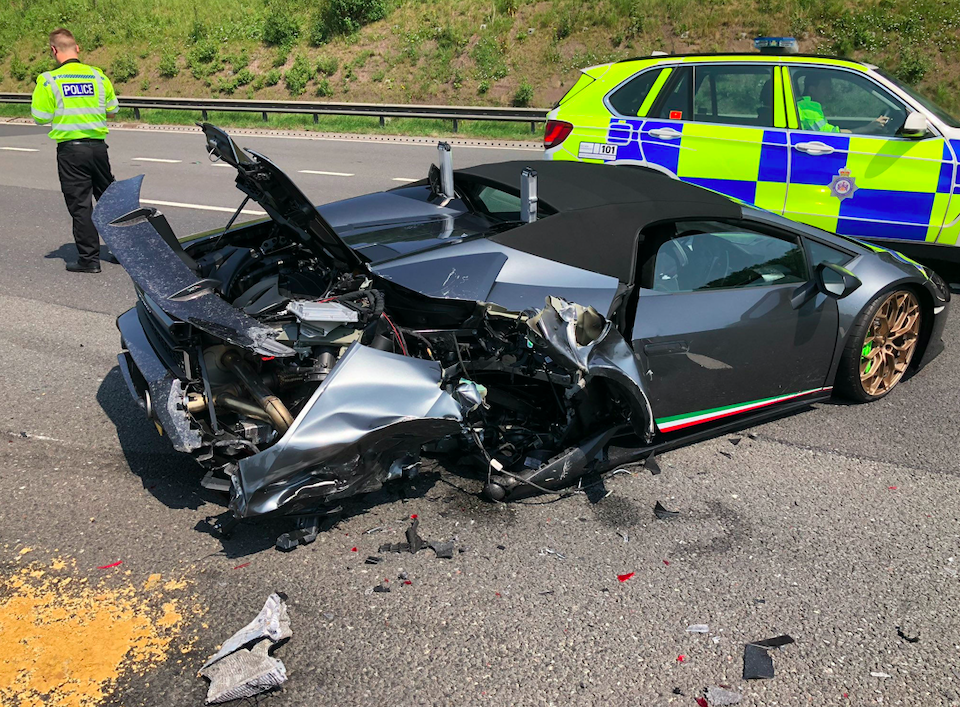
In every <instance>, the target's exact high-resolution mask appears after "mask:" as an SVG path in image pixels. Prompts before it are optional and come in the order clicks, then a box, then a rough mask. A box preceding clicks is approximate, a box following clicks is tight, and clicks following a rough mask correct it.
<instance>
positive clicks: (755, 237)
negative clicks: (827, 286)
mask: <svg viewBox="0 0 960 707" xmlns="http://www.w3.org/2000/svg"><path fill="white" fill-rule="evenodd" d="M806 280H807V268H806V263H805V260H804V256H803V249H802V248H801V246H800V243H799V242H798V240H797V239H795V238H779V237H777V236H772V235H768V234H766V233H760V232H758V231H754V230H752V229H749V228H744V227H742V226H740V225H736V224H726V223H721V222H678V223H677V224H676V233H675V234H674V235H673V236H672V237H669V238H666V239H665V240H664V241H663V242H662V243H660V245H659V246H658V247H657V252H656V256H655V261H654V266H653V282H652V289H654V290H656V291H659V292H698V291H702V290H715V289H723V288H731V287H738V288H739V287H762V286H765V285H783V284H789V283H802V282H806Z"/></svg>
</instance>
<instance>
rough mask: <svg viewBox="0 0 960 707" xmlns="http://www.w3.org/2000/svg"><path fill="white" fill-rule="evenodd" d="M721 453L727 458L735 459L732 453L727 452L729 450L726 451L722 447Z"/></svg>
mask: <svg viewBox="0 0 960 707" xmlns="http://www.w3.org/2000/svg"><path fill="white" fill-rule="evenodd" d="M720 453H721V454H722V455H723V456H725V457H726V458H727V459H733V455H732V454H731V453H730V452H727V451H724V450H723V449H721V450H720Z"/></svg>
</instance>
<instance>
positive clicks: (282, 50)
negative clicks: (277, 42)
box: [273, 47, 290, 69]
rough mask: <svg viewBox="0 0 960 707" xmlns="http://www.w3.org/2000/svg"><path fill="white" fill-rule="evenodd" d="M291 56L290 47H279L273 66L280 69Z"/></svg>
mask: <svg viewBox="0 0 960 707" xmlns="http://www.w3.org/2000/svg"><path fill="white" fill-rule="evenodd" d="M289 58H290V47H277V55H276V56H275V57H273V67H274V68H275V69H279V68H280V67H281V66H283V65H284V64H286V63H287V59H289Z"/></svg>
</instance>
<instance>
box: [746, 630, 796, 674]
mask: <svg viewBox="0 0 960 707" xmlns="http://www.w3.org/2000/svg"><path fill="white" fill-rule="evenodd" d="M791 643H794V640H793V639H792V638H791V637H790V636H787V635H785V634H784V635H782V636H775V637H774V638H765V639H764V640H762V641H754V642H753V643H748V644H746V645H745V646H744V647H743V679H744V680H768V679H770V678H772V677H773V658H771V657H770V654H769V653H768V652H767V649H769V648H780V647H781V646H786V645H789V644H791Z"/></svg>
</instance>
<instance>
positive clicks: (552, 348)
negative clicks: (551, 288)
mask: <svg viewBox="0 0 960 707" xmlns="http://www.w3.org/2000/svg"><path fill="white" fill-rule="evenodd" d="M528 325H529V326H530V328H531V329H532V330H533V331H534V332H535V333H536V334H537V335H538V337H539V338H540V339H542V340H543V342H544V343H545V345H546V347H547V349H548V350H549V352H550V354H551V356H552V357H554V359H555V360H556V361H557V362H558V363H561V365H563V366H564V367H565V368H568V370H571V371H579V372H580V374H581V375H583V377H584V380H585V382H589V380H590V379H591V378H594V377H596V378H606V379H607V380H610V381H611V382H613V383H615V384H617V385H618V386H619V387H620V388H622V389H623V390H624V391H625V392H626V393H627V394H628V401H629V402H630V405H631V408H632V409H633V412H634V413H635V414H634V416H633V417H634V419H633V420H632V421H633V424H634V427H635V429H637V431H638V432H639V433H641V435H642V436H643V437H644V439H645V440H646V441H648V442H649V441H650V440H651V439H653V435H654V433H655V428H654V421H653V410H652V408H651V407H650V398H649V395H648V394H647V389H646V383H644V380H643V376H642V375H641V374H640V369H639V367H638V366H637V358H636V356H635V355H634V352H633V349H631V348H630V345H629V344H627V342H626V341H625V340H624V338H623V336H622V335H621V334H620V332H619V331H617V328H616V327H614V326H613V324H611V323H610V321H609V320H607V319H605V318H603V317H600V316H599V314H598V312H597V311H596V310H591V309H589V308H585V307H583V306H581V305H579V304H574V303H571V302H567V301H566V300H562V299H560V298H558V297H547V298H546V303H545V305H544V307H543V309H542V310H540V312H539V313H538V315H537V316H535V317H532V318H531V319H530V320H529V322H528Z"/></svg>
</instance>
